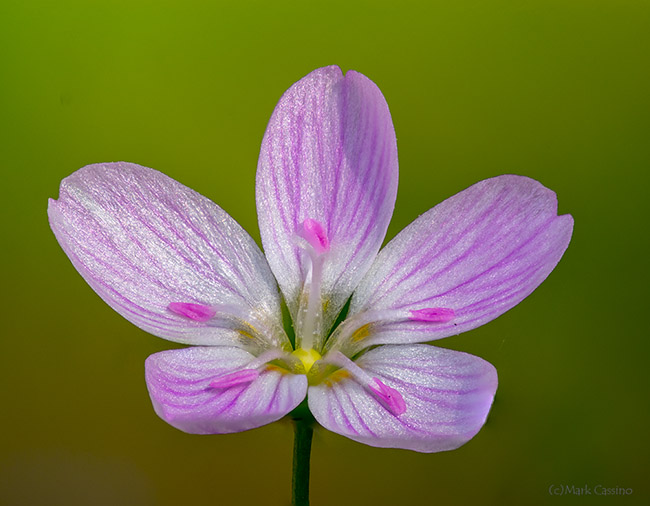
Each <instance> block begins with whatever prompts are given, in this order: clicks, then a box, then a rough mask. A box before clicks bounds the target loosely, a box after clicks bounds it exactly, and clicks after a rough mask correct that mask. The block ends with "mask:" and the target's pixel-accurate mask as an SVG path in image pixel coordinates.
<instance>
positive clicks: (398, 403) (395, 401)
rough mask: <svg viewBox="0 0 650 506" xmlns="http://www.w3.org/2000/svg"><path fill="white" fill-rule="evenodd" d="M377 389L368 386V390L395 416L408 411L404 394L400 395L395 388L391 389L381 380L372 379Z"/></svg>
mask: <svg viewBox="0 0 650 506" xmlns="http://www.w3.org/2000/svg"><path fill="white" fill-rule="evenodd" d="M372 379H373V380H374V381H375V383H376V384H377V387H373V386H372V385H368V388H369V389H370V390H371V391H372V393H373V394H375V395H376V396H377V398H378V399H379V400H380V401H381V403H382V404H383V405H384V406H385V407H386V409H388V410H389V411H390V412H391V413H393V414H394V415H395V416H399V415H401V414H402V413H404V412H405V411H406V403H405V402H404V398H403V397H402V394H400V393H399V392H398V391H397V390H395V389H394V388H391V387H389V386H388V385H386V384H385V383H384V382H382V381H381V380H380V379H379V378H372Z"/></svg>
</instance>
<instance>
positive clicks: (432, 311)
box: [410, 307, 456, 323]
mask: <svg viewBox="0 0 650 506" xmlns="http://www.w3.org/2000/svg"><path fill="white" fill-rule="evenodd" d="M455 316H456V313H455V312H454V310H453V309H449V308H446V307H426V308H424V309H415V310H413V311H411V316H410V319H411V320H417V321H421V322H437V323H445V322H448V321H451V320H453V319H454V317H455Z"/></svg>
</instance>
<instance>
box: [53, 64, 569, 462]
mask: <svg viewBox="0 0 650 506" xmlns="http://www.w3.org/2000/svg"><path fill="white" fill-rule="evenodd" d="M396 193H397V147H396V141H395V133H394V130H393V125H392V121H391V117H390V113H389V111H388V106H387V105H386V102H385V100H384V98H383V96H382V94H381V92H380V91H379V89H378V88H377V87H376V86H375V85H374V83H372V82H371V81H370V80H369V79H367V78H366V77H364V76H363V75H361V74H359V73H356V72H353V71H350V72H348V73H347V74H346V75H345V76H343V75H342V73H341V71H340V70H339V69H338V67H327V68H322V69H318V70H316V71H314V72H312V73H311V74H309V75H308V76H306V77H305V78H303V79H302V80H300V81H298V82H297V83H295V84H294V85H293V86H292V87H291V88H290V89H289V90H288V91H287V92H286V93H285V94H284V96H283V97H282V98H281V100H280V102H279V104H278V105H277V107H276V109H275V111H274V113H273V115H272V117H271V120H270V122H269V125H268V128H267V130H266V134H265V136H264V140H263V142H262V149H261V154H260V159H259V164H258V169H257V183H256V200H257V210H258V216H259V225H260V231H261V237H262V244H263V246H264V251H265V253H266V256H265V255H263V254H262V252H261V251H260V249H259V248H258V246H257V245H256V243H255V241H254V240H253V239H252V238H251V237H250V236H249V235H248V234H247V233H246V232H245V231H244V230H243V229H242V228H241V227H240V226H239V225H238V224H237V223H236V222H235V221H234V220H233V219H232V218H231V217H230V216H229V215H228V214H226V212H224V211H223V210H222V209H221V208H220V207H218V206H217V205H216V204H214V203H213V202H211V201H210V200H208V199H207V198H205V197H203V196H201V195H199V194H197V193H195V192H194V191H192V190H191V189H189V188H187V187H185V186H183V185H181V184H180V183H178V182H176V181H174V180H172V179H170V178H169V177H167V176H165V175H163V174H161V173H160V172H157V171H155V170H152V169H148V168H145V167H141V166H138V165H134V164H130V163H107V164H97V165H90V166H87V167H84V168H82V169H80V170H78V171H77V172H75V173H74V174H72V175H71V176H69V177H67V178H66V179H64V180H63V182H62V184H61V190H60V196H59V199H58V200H56V201H55V200H51V201H50V205H49V218H50V223H51V226H52V229H53V231H54V233H55V235H56V237H57V239H58V241H59V243H60V244H61V246H62V247H63V249H64V250H65V252H66V253H67V254H68V256H69V257H70V260H71V261H72V263H73V264H74V266H75V267H76V268H77V270H78V271H79V272H80V273H81V275H82V276H83V277H84V278H85V279H86V281H87V282H88V283H89V284H90V286H91V287H92V288H93V289H94V290H95V291H96V292H97V293H98V294H99V295H100V296H101V297H102V298H103V299H104V300H105V301H106V302H107V303H108V304H109V305H110V306H111V307H113V308H114V309H115V310H116V311H117V312H119V313H120V314H121V315H122V316H124V317H125V318H127V319H128V320H129V321H131V322H133V323H134V324H135V325H137V326H138V327H140V328H142V329H144V330H145V331H147V332H150V333H152V334H154V335H157V336H159V337H162V338H164V339H169V340H171V341H175V342H178V343H183V344H189V345H194V346H193V347H189V348H185V349H176V350H168V351H163V352H160V353H156V354H154V355H151V356H150V357H149V358H148V359H147V361H146V381H147V385H148V388H149V393H150V395H151V399H152V401H153V405H154V408H155V410H156V412H157V413H158V415H160V417H162V418H163V419H164V420H165V421H167V422H168V423H170V424H171V425H173V426H174V427H177V428H179V429H181V430H183V431H186V432H190V433H198V434H218V433H228V432H237V431H243V430H247V429H252V428H255V427H259V426H261V425H264V424H267V423H270V422H273V421H275V420H278V419H280V418H282V417H284V416H285V415H287V414H288V413H289V412H291V411H292V410H293V409H294V408H296V407H297V406H298V405H299V404H300V403H301V402H302V401H303V400H304V399H305V396H307V398H308V405H309V409H310V410H311V412H312V414H313V416H314V417H315V418H316V420H317V421H318V422H319V423H320V424H321V425H322V426H323V427H326V428H327V429H329V430H332V431H334V432H337V433H339V434H342V435H344V436H347V437H349V438H351V439H354V440H356V441H360V442H362V443H366V444H369V445H373V446H380V447H397V448H407V449H411V450H417V451H421V452H435V451H441V450H450V449H453V448H457V447H458V446H460V445H462V444H463V443H465V442H466V441H468V440H469V439H470V438H472V437H473V436H474V435H475V434H476V433H477V432H478V431H479V429H480V428H481V426H482V425H483V423H484V421H485V419H486V416H487V414H488V411H489V409H490V406H491V404H492V399H493V397H494V393H495V391H496V388H497V375H496V371H495V369H494V367H493V366H492V365H491V364H489V363H488V362H486V361H484V360H482V359H480V358H478V357H474V356H472V355H468V354H466V353H461V352H457V351H452V350H448V349H442V348H437V347H434V346H431V345H428V344H421V343H424V342H427V341H431V340H434V339H440V338H443V337H447V336H450V335H454V334H459V333H460V332H465V331H467V330H470V329H473V328H475V327H478V326H479V325H482V324H484V323H486V322H488V321H490V320H492V319H494V318H496V317H497V316H499V315H500V314H502V313H504V312H505V311H507V310H508V309H510V308H512V307H513V306H515V305H516V304H518V303H519V302H520V301H521V300H522V299H524V298H525V297H526V296H527V295H528V294H530V293H531V292H532V291H533V290H534V289H535V288H536V287H537V286H538V285H539V284H540V283H541V282H542V281H543V280H544V279H545V278H546V276H548V274H549V273H550V272H551V270H552V269H553V268H554V267H555V265H556V264H557V262H558V261H559V260H560V258H561V256H562V254H563V253H564V251H565V249H566V248H567V246H568V244H569V240H570V238H571V233H572V228H573V220H572V218H571V216H569V215H564V216H558V215H557V203H556V198H555V194H554V193H553V192H552V191H550V190H548V189H547V188H545V187H544V186H542V185H541V184H540V183H538V182H536V181H534V180H532V179H528V178H526V177H521V176H513V175H508V176H500V177H495V178H493V179H488V180H485V181H482V182H480V183H477V184H475V185H474V186H471V187H470V188H468V189H466V190H464V191H462V192H460V193H459V194H457V195H455V196H454V197H451V198H450V199H448V200H446V201H444V202H443V203H442V204H440V205H438V206H436V207H434V208H433V209H431V210H430V211H428V212H426V213H424V214H423V215H422V216H420V217H419V218H417V219H416V220H415V221H414V222H413V223H412V224H411V225H409V226H408V227H406V228H405V229H404V230H403V231H402V232H401V233H399V234H398V235H397V236H396V237H395V238H394V239H393V240H391V241H390V242H389V243H388V245H387V246H386V247H384V248H383V250H381V251H380V252H379V248H380V246H381V243H382V241H383V239H384V236H385V234H386V229H387V227H388V223H389V220H390V218H391V215H392V212H393V207H394V204H395V198H396ZM278 285H279V289H280V290H278ZM281 297H284V301H285V302H286V305H287V308H288V310H289V313H290V315H291V318H292V321H293V328H294V329H295V343H294V344H292V343H291V340H290V339H289V338H288V336H287V333H286V332H285V329H284V327H283V318H282V308H281ZM348 302H349V306H348V307H347V316H346V317H345V319H344V320H343V321H342V322H341V323H340V324H339V325H338V326H336V328H333V326H334V324H335V322H336V321H337V318H338V317H339V314H340V313H341V311H342V310H343V309H344V307H346V303H348Z"/></svg>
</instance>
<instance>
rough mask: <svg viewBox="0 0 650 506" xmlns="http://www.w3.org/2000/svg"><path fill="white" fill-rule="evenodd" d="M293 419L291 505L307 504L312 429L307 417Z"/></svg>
mask: <svg viewBox="0 0 650 506" xmlns="http://www.w3.org/2000/svg"><path fill="white" fill-rule="evenodd" d="M293 421H294V424H295V430H296V432H295V436H294V438H293V477H292V480H291V488H292V489H293V493H292V496H291V506H309V460H310V454H311V438H312V435H313V434H314V429H313V427H312V423H311V422H312V421H311V420H309V419H307V420H305V419H304V418H294V420H293Z"/></svg>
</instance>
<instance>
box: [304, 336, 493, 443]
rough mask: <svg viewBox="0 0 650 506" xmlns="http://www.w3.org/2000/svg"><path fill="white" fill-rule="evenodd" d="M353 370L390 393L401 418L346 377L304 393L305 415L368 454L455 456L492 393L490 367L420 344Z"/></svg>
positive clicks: (379, 352)
mask: <svg viewBox="0 0 650 506" xmlns="http://www.w3.org/2000/svg"><path fill="white" fill-rule="evenodd" d="M356 364H357V365H358V366H359V367H361V369H363V370H364V371H365V372H366V373H367V374H368V375H370V376H373V377H376V378H379V379H380V381H381V382H383V383H384V384H385V385H386V386H388V387H390V388H391V389H394V390H396V391H397V392H398V393H399V394H400V396H401V399H400V401H401V402H402V403H403V405H404V406H405V408H404V410H403V411H402V409H399V410H395V412H396V413H399V414H395V412H393V411H391V410H390V409H389V407H387V406H386V405H385V403H382V402H381V401H380V399H378V398H377V396H376V395H374V393H373V392H372V391H369V389H368V388H364V386H362V385H361V384H360V383H359V382H357V381H356V380H355V379H354V377H353V376H351V375H341V376H340V379H338V380H335V381H325V382H323V383H321V384H319V385H316V386H310V387H309V395H308V400H309V409H310V410H311V412H312V413H313V414H314V417H315V418H316V420H317V421H318V423H320V424H321V425H322V426H323V427H325V428H326V429H328V430H331V431H333V432H336V433H338V434H341V435H343V436H346V437H349V438H350V439H353V440H355V441H358V442H360V443H364V444H367V445H370V446H378V447H382V448H404V449H407V450H415V451H418V452H425V453H430V452H439V451H445V450H453V449H455V448H458V447H459V446H461V445H463V444H464V443H466V442H467V441H469V440H470V439H471V438H472V437H474V435H475V434H476V433H477V432H478V431H479V430H480V428H481V427H482V426H483V424H484V423H485V419H486V417H487V415H488V412H489V410H490V406H491V405H492V400H493V398H494V394H495V392H496V389H497V373H496V370H495V368H494V367H493V366H492V365H491V364H490V363H488V362H486V361H485V360H483V359H481V358H478V357H475V356H473V355H469V354H467V353H461V352H459V351H453V350H447V349H443V348H436V347H434V346H429V345H426V344H414V345H385V346H380V347H378V348H375V349H372V350H370V351H369V352H367V353H366V354H365V355H363V356H362V357H361V358H359V359H358V360H357V361H356ZM335 374H336V373H335Z"/></svg>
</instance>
